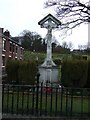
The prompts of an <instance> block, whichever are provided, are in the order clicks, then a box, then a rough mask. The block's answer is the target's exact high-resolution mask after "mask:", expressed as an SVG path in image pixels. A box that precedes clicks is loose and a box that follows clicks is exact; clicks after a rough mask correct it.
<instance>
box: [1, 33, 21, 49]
mask: <svg viewBox="0 0 90 120" xmlns="http://www.w3.org/2000/svg"><path fill="white" fill-rule="evenodd" d="M2 37H3V38H6V39H8V40H9V41H11V42H13V43H15V44H17V45H19V46H21V47H22V45H20V44H19V43H17V42H16V41H14V40H13V39H12V38H10V37H8V36H5V35H4V34H2Z"/></svg>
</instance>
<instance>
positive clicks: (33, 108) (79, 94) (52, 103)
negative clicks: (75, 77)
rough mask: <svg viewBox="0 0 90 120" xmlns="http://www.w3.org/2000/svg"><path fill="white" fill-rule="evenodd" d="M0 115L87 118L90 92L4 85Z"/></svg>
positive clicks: (56, 87)
mask: <svg viewBox="0 0 90 120" xmlns="http://www.w3.org/2000/svg"><path fill="white" fill-rule="evenodd" d="M2 113H3V114H8V113H9V114H16V115H18V114H21V115H32V116H42V115H44V116H79V117H90V89H87V88H65V87H63V86H54V85H53V84H49V85H48V84H47V85H46V86H44V85H43V83H41V84H39V83H38V84H37V85H11V84H3V85H2Z"/></svg>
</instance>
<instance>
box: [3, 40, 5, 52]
mask: <svg viewBox="0 0 90 120" xmlns="http://www.w3.org/2000/svg"><path fill="white" fill-rule="evenodd" d="M3 50H4V51H5V50H6V39H4V38H3Z"/></svg>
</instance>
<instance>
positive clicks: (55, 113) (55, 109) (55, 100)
mask: <svg viewBox="0 0 90 120" xmlns="http://www.w3.org/2000/svg"><path fill="white" fill-rule="evenodd" d="M55 89H56V91H55V92H56V99H55V101H56V102H55V103H56V106H55V116H57V103H58V101H57V100H58V99H57V97H58V96H57V92H58V90H59V88H57V87H56V88H55Z"/></svg>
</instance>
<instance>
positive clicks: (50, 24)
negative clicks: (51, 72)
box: [39, 14, 61, 66]
mask: <svg viewBox="0 0 90 120" xmlns="http://www.w3.org/2000/svg"><path fill="white" fill-rule="evenodd" d="M60 24H61V22H60V21H59V20H57V19H56V18H55V17H54V16H52V15H51V14H48V15H47V16H46V17H45V18H43V19H42V20H41V21H40V22H39V25H41V27H42V28H46V29H47V56H46V60H45V62H44V64H43V65H44V66H45V65H47V66H55V64H54V62H53V61H52V30H53V29H54V28H58V26H59V25H60Z"/></svg>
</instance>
